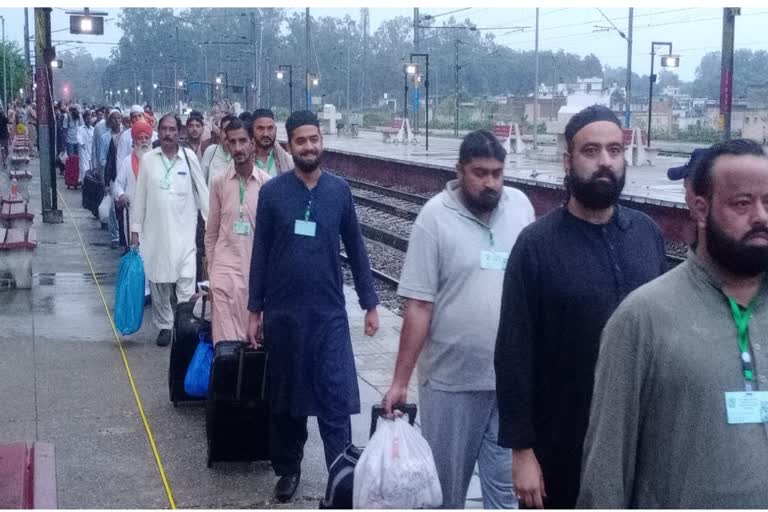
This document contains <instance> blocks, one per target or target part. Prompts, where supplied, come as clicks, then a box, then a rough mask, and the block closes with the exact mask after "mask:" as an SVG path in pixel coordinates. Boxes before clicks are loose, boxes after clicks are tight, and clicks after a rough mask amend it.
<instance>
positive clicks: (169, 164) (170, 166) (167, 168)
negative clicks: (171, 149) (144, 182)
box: [160, 153, 178, 183]
mask: <svg viewBox="0 0 768 512" xmlns="http://www.w3.org/2000/svg"><path fill="white" fill-rule="evenodd" d="M160 159H161V160H162V161H163V165H164V166H165V179H164V180H163V181H164V182H165V183H169V182H170V181H169V179H168V175H169V174H170V173H171V169H173V166H174V165H176V160H178V158H177V157H173V162H171V161H170V160H168V159H167V158H166V157H165V155H164V154H163V153H160ZM166 162H167V163H166Z"/></svg>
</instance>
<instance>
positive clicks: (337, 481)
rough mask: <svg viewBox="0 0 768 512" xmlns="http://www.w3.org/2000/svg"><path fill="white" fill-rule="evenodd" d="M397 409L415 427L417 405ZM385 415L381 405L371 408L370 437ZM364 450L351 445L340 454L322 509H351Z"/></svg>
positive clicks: (329, 480) (329, 481) (335, 462)
mask: <svg viewBox="0 0 768 512" xmlns="http://www.w3.org/2000/svg"><path fill="white" fill-rule="evenodd" d="M395 409H397V410H399V411H401V412H402V413H403V414H407V415H408V423H410V424H411V425H413V423H414V422H415V421H416V404H404V405H397V406H395ZM383 414H384V408H383V407H382V406H380V405H374V406H373V407H371V432H370V434H369V436H368V437H370V436H372V435H373V433H374V432H376V422H377V421H378V419H379V416H382V415H383ZM362 454H363V449H362V448H358V447H357V446H355V445H354V444H349V445H348V446H347V447H346V448H344V451H343V452H341V453H340V454H339V456H338V457H336V458H335V459H334V461H333V462H332V463H331V467H330V468H328V485H327V486H326V488H325V497H324V498H323V499H322V500H320V508H321V509H351V508H352V492H353V490H354V482H355V466H356V465H357V461H358V460H360V456H361V455H362Z"/></svg>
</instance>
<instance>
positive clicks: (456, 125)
mask: <svg viewBox="0 0 768 512" xmlns="http://www.w3.org/2000/svg"><path fill="white" fill-rule="evenodd" d="M454 62H455V68H456V91H455V92H456V101H455V107H456V111H455V112H454V124H453V136H454V137H458V136H459V40H458V39H456V53H455V59H454Z"/></svg>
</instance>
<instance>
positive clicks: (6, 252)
mask: <svg viewBox="0 0 768 512" xmlns="http://www.w3.org/2000/svg"><path fill="white" fill-rule="evenodd" d="M35 248H37V233H36V232H35V230H34V229H32V228H0V272H7V273H9V274H11V275H12V276H13V280H14V281H15V283H16V288H19V289H25V290H28V289H30V288H32V256H34V253H35Z"/></svg>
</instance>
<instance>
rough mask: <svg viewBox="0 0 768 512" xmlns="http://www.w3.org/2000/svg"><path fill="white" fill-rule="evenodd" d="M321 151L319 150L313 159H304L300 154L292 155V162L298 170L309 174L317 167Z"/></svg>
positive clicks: (320, 158) (321, 154) (321, 155)
mask: <svg viewBox="0 0 768 512" xmlns="http://www.w3.org/2000/svg"><path fill="white" fill-rule="evenodd" d="M322 157H323V152H322V151H320V152H319V153H318V154H317V157H316V158H315V159H314V160H305V159H303V158H301V157H300V156H296V155H294V157H293V163H294V165H295V166H296V168H297V169H298V170H300V171H301V172H304V173H307V174H310V173H312V172H314V171H315V170H316V169H317V168H318V167H320V162H321V161H322V159H323V158H322Z"/></svg>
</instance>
